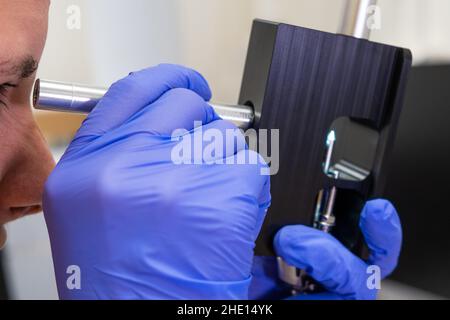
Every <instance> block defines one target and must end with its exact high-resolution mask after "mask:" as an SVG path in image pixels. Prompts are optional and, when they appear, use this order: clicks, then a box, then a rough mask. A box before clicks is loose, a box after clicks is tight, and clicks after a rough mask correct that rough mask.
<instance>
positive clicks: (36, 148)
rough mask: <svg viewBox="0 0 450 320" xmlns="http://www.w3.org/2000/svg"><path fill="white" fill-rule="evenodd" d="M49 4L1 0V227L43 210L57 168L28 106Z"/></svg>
mask: <svg viewBox="0 0 450 320" xmlns="http://www.w3.org/2000/svg"><path fill="white" fill-rule="evenodd" d="M49 2H50V1H49V0H13V1H11V0H0V8H1V9H0V225H2V224H4V223H6V222H9V221H12V220H15V219H17V218H20V217H22V216H24V215H27V214H31V213H36V212H39V211H40V209H41V197H42V190H43V186H44V182H45V180H46V179H47V177H48V175H49V173H50V171H51V170H52V169H53V167H54V162H53V159H52V156H51V154H50V152H49V150H48V148H47V145H46V142H45V140H44V138H43V136H42V134H41V133H40V131H39V129H38V127H37V125H36V123H35V121H34V119H33V115H32V112H31V107H30V94H31V89H32V86H33V81H34V74H35V70H36V68H37V63H38V61H39V60H40V58H41V54H42V50H43V48H44V43H45V38H46V35H47V23H48V21H47V20H48V7H49Z"/></svg>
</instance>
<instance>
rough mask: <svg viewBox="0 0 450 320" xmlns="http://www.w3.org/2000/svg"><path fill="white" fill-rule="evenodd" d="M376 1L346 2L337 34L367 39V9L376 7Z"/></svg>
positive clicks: (355, 0)
mask: <svg viewBox="0 0 450 320" xmlns="http://www.w3.org/2000/svg"><path fill="white" fill-rule="evenodd" d="M376 4H377V0H347V3H346V6H345V8H344V14H343V19H342V22H341V26H340V29H339V31H338V32H339V33H341V34H345V35H348V36H353V37H356V38H361V39H369V37H370V32H371V30H370V28H369V27H368V26H367V18H368V8H369V7H370V6H373V5H376Z"/></svg>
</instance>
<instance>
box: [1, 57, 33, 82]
mask: <svg viewBox="0 0 450 320" xmlns="http://www.w3.org/2000/svg"><path fill="white" fill-rule="evenodd" d="M37 68H38V62H37V61H36V60H35V59H34V58H33V57H32V56H26V57H25V58H23V59H21V60H19V62H18V63H13V62H11V61H3V62H1V63H0V73H3V74H6V75H8V76H16V77H17V78H19V79H25V78H28V77H29V76H31V75H32V74H33V73H34V72H35V71H36V70H37Z"/></svg>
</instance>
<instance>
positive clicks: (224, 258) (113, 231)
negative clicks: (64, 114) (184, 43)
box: [44, 65, 270, 299]
mask: <svg viewBox="0 0 450 320" xmlns="http://www.w3.org/2000/svg"><path fill="white" fill-rule="evenodd" d="M210 96H211V93H210V89H209V87H208V84H207V83H206V81H205V80H204V78H203V77H202V76H201V75H200V74H198V73H197V72H195V71H193V70H190V69H186V68H184V67H181V66H174V65H160V66H157V67H155V68H150V69H146V70H143V71H140V72H136V73H133V74H130V76H128V77H127V78H125V79H123V80H121V81H119V82H117V83H115V84H114V85H113V86H112V87H111V88H110V90H109V91H108V93H107V94H106V96H105V97H104V98H103V99H102V100H101V101H100V102H99V104H98V105H97V106H96V108H95V109H94V110H93V111H92V112H91V113H90V114H89V116H88V118H87V119H86V121H85V122H84V123H83V125H82V127H81V128H80V130H79V131H78V133H77V135H76V137H75V138H74V140H73V142H72V143H71V145H70V146H69V148H68V150H67V151H66V153H65V154H64V156H63V158H62V159H61V161H60V162H59V163H58V165H57V167H56V169H55V171H54V172H53V173H52V174H51V176H50V178H49V179H48V181H47V183H46V188H45V196H44V212H45V218H46V222H47V226H48V230H49V234H50V240H51V246H52V253H53V260H54V266H55V273H56V280H57V285H58V292H59V296H60V298H63V299H97V298H98V299H110V298H111V299H172V298H174V299H245V298H247V297H248V288H249V285H250V282H251V268H252V260H253V248H254V242H255V239H256V237H257V235H258V233H259V230H260V227H261V224H262V221H263V219H264V215H265V211H266V209H267V207H268V206H269V203H270V191H269V177H268V176H263V175H261V169H262V168H267V166H266V165H265V164H263V163H262V162H261V159H260V158H258V156H257V157H256V158H257V159H258V161H257V162H256V164H251V163H250V164H234V165H233V164H217V163H216V164H211V163H210V162H213V161H212V160H221V159H226V160H228V162H227V163H230V162H231V163H236V158H237V157H238V156H242V155H245V156H250V155H253V156H254V155H255V154H254V153H252V152H251V151H248V150H247V148H246V145H245V140H244V138H243V136H242V135H241V134H240V132H239V134H238V138H239V139H238V140H239V141H240V143H238V144H237V145H235V144H233V143H230V142H229V141H228V140H227V141H225V142H224V141H220V142H221V143H223V145H222V146H223V150H220V151H223V154H222V155H221V153H220V152H219V151H218V150H216V152H210V153H207V152H206V151H205V155H204V158H202V157H201V155H202V151H203V150H202V149H203V147H205V150H207V148H206V145H205V146H203V147H202V146H200V150H197V149H196V146H198V145H195V142H193V141H192V143H193V149H194V150H193V152H192V155H191V157H192V158H195V159H193V160H196V161H198V160H199V159H200V161H204V162H205V163H202V162H199V164H175V163H174V162H173V161H172V160H173V156H174V155H173V151H174V150H178V149H176V148H175V149H174V147H175V146H180V144H181V142H186V141H188V142H189V141H191V140H189V139H188V138H192V137H194V136H195V135H196V134H198V133H199V132H201V131H203V133H206V132H210V133H215V134H217V133H219V134H223V135H224V136H225V133H226V132H225V131H226V130H227V129H230V130H231V132H232V133H233V131H236V130H237V129H236V127H235V126H234V125H232V124H231V123H229V122H227V121H224V120H221V119H220V118H219V117H218V116H217V115H216V114H215V113H214V110H213V109H212V108H211V106H209V105H208V103H206V101H208V100H209V99H210ZM194 121H200V122H201V123H202V124H203V126H201V127H196V128H195V129H194ZM178 128H184V129H186V130H188V132H186V131H185V132H184V133H183V132H179V133H178V134H179V136H178V138H177V136H175V138H177V139H174V141H172V140H173V139H171V134H172V132H173V131H174V130H175V129H178ZM211 129H213V130H212V131H211ZM208 130H209V131H208ZM200 137H201V136H200ZM186 139H188V140H186ZM200 140H201V139H200ZM219 145H220V144H219ZM178 151H180V150H178ZM184 151H185V152H186V153H189V152H188V151H186V150H184ZM175 155H176V156H178V152H175ZM199 156H200V158H198V157H199ZM188 157H189V156H188ZM206 162H208V163H206ZM253 163H254V162H253ZM78 271H79V272H78ZM78 276H79V277H78ZM78 280H80V281H79V282H77V281H78Z"/></svg>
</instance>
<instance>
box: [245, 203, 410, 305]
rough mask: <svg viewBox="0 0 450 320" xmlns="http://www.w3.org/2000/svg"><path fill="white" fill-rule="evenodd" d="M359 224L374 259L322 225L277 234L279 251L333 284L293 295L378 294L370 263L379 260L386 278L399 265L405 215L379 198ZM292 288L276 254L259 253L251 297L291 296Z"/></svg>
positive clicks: (363, 296) (366, 209)
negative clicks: (401, 216) (363, 255)
mask: <svg viewBox="0 0 450 320" xmlns="http://www.w3.org/2000/svg"><path fill="white" fill-rule="evenodd" d="M359 225H360V228H361V231H362V233H363V235H364V238H365V240H366V243H367V245H368V247H369V250H370V256H369V258H368V261H363V260H361V259H360V258H358V257H356V256H355V255H354V254H353V253H351V252H350V251H349V250H348V249H346V248H345V247H344V246H343V245H342V244H341V243H340V242H339V241H338V240H336V239H335V238H334V237H333V236H331V235H329V234H326V233H324V232H322V231H319V230H317V229H313V228H309V227H306V226H301V225H298V226H287V227H284V228H283V229H281V230H280V231H279V232H278V233H277V234H276V236H275V239H274V247H275V251H276V252H277V254H278V255H279V256H280V257H282V258H283V259H284V261H286V262H287V263H288V264H290V265H293V266H296V267H297V268H299V269H303V270H306V272H307V273H308V274H309V275H310V276H312V277H313V278H314V279H315V280H317V281H318V282H319V283H321V284H322V285H323V286H324V287H325V288H326V289H327V290H328V291H327V292H324V293H320V294H319V293H318V294H309V295H297V296H293V297H290V299H317V300H319V299H322V300H323V299H326V300H337V299H364V300H368V299H375V298H376V296H377V293H378V290H377V289H376V287H377V282H376V271H375V270H374V269H371V268H369V269H368V267H369V266H372V265H375V266H378V267H379V269H378V271H380V272H381V274H380V278H381V279H384V278H385V277H387V276H388V275H389V274H390V273H391V272H392V271H393V270H394V269H395V267H396V266H397V261H398V257H399V254H400V248H401V243H402V229H401V224H400V219H399V217H398V214H397V212H396V210H395V208H394V207H393V206H392V204H391V203H390V202H388V201H386V200H374V201H370V202H367V204H366V206H365V207H364V209H363V211H362V213H361V218H360V224H359ZM368 282H369V285H367V284H368ZM374 287H375V288H374ZM289 291H290V290H289V289H288V286H286V285H285V284H284V283H283V282H282V281H281V280H279V279H278V274H277V267H276V261H275V258H272V257H255V261H254V267H253V281H252V285H251V288H250V298H251V299H268V298H272V299H273V298H286V293H288V292H289Z"/></svg>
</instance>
